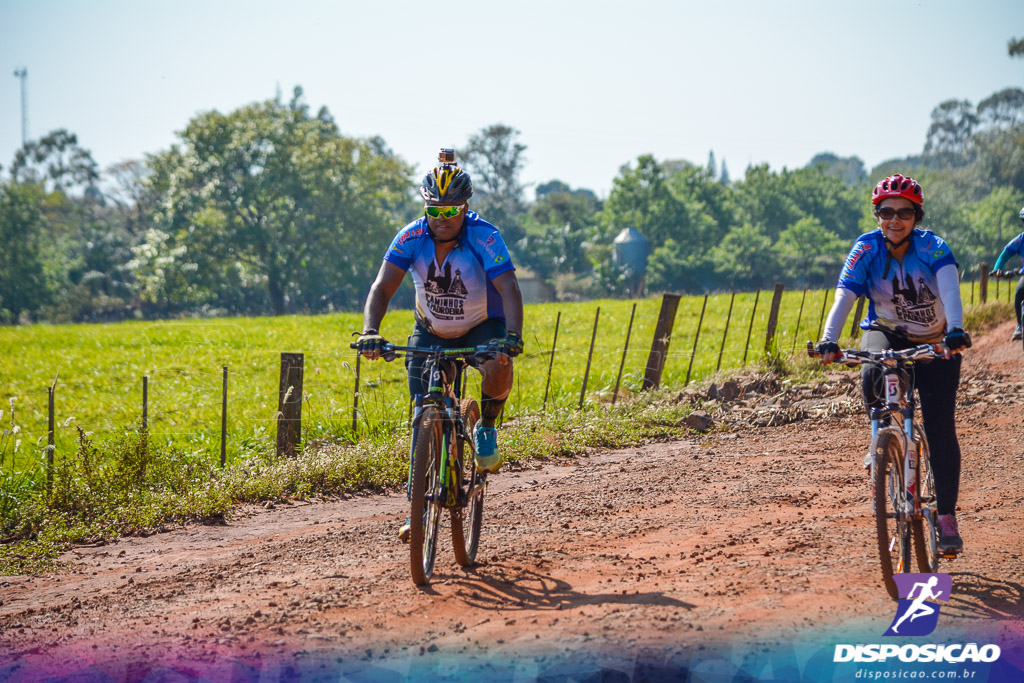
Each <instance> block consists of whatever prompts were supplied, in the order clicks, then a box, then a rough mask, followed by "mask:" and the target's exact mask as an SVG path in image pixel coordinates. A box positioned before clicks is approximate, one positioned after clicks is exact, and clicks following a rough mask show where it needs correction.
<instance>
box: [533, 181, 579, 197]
mask: <svg viewBox="0 0 1024 683" xmlns="http://www.w3.org/2000/svg"><path fill="white" fill-rule="evenodd" d="M570 191H571V188H570V187H569V186H568V185H567V184H566V183H563V182H562V181H561V180H549V181H548V182H546V183H541V184H540V185H538V186H537V188H536V189H535V190H534V194H536V196H537V201H540V200H541V198H543V197H544V195H547V194H551V193H552V192H556V193H563V194H564V193H567V192H570Z"/></svg>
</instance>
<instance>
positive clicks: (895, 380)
mask: <svg viewBox="0 0 1024 683" xmlns="http://www.w3.org/2000/svg"><path fill="white" fill-rule="evenodd" d="M885 402H886V403H890V404H894V403H899V402H900V378H899V377H897V376H896V375H886V377H885Z"/></svg>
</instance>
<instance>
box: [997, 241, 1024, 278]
mask: <svg viewBox="0 0 1024 683" xmlns="http://www.w3.org/2000/svg"><path fill="white" fill-rule="evenodd" d="M1014 256H1020V258H1021V260H1022V261H1024V232H1022V233H1021V234H1019V235H1017V236H1016V237H1014V238H1013V239H1012V240H1010V241H1009V242H1007V243H1006V246H1005V247H1003V251H1002V253H1001V254H999V258H997V259H996V265H995V266H993V268H995V269H996V270H1002V268H1003V266H1004V265H1006V262H1007V261H1009V260H1010V259H1011V258H1013V257H1014Z"/></svg>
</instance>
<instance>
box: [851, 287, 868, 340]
mask: <svg viewBox="0 0 1024 683" xmlns="http://www.w3.org/2000/svg"><path fill="white" fill-rule="evenodd" d="M866 298H867V297H863V296H862V297H858V298H857V312H856V313H854V314H853V322H852V323H851V324H850V336H851V337H853V338H854V339H856V336H855V335H856V334H857V329H858V325H860V316H861V313H863V312H864V300H865V299H866Z"/></svg>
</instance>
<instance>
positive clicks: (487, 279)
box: [384, 211, 515, 339]
mask: <svg viewBox="0 0 1024 683" xmlns="http://www.w3.org/2000/svg"><path fill="white" fill-rule="evenodd" d="M384 260H385V261H390V262H391V263H393V264H395V265H396V266H398V267H399V268H401V269H402V270H407V271H410V272H411V273H412V281H413V284H415V285H416V322H417V323H419V325H420V327H422V328H423V329H425V330H427V331H429V332H431V333H433V334H436V335H437V336H439V337H444V338H445V339H452V338H454V337H461V336H462V335H464V334H466V333H467V332H469V331H470V330H471V329H473V328H474V327H476V326H477V325H479V324H480V323H482V322H483V321H485V320H488V319H490V318H498V319H500V320H504V319H505V311H504V309H503V308H502V303H501V296H500V295H499V294H498V290H496V289H495V288H494V285H493V284H492V283H491V281H492V280H493V279H494V278H496V277H498V276H499V275H501V274H502V273H507V272H508V271H510V270H515V267H514V266H513V265H512V257H511V256H510V255H509V253H508V247H507V246H505V240H503V239H502V238H501V233H499V232H498V229H497V228H495V227H494V226H493V225H491V224H490V223H488V222H487V221H485V220H484V219H482V218H480V216H479V215H478V214H477V213H476V212H475V211H467V212H466V222H465V224H464V227H463V230H462V235H461V236H460V237H459V243H458V244H457V245H456V246H455V248H454V249H452V250H451V252H449V253H448V257H447V258H446V259H445V260H444V263H438V262H437V258H436V255H435V253H434V240H432V239H431V238H430V229H429V228H428V227H427V219H426V217H423V218H420V219H418V220H415V221H413V222H412V223H410V224H409V225H407V226H405V227H404V228H402V229H401V230H400V231H399V232H398V234H397V235H395V239H394V240H392V242H391V246H390V247H388V250H387V253H386V254H384Z"/></svg>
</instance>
